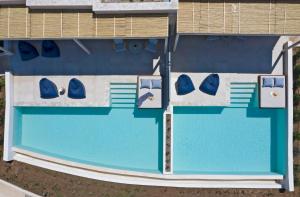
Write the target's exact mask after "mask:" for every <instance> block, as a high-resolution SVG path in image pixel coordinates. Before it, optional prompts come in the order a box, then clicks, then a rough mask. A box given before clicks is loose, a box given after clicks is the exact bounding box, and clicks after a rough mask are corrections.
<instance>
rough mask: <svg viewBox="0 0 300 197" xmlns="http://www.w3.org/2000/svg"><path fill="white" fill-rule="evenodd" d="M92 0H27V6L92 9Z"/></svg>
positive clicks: (33, 7) (35, 7) (34, 7)
mask: <svg viewBox="0 0 300 197" xmlns="http://www.w3.org/2000/svg"><path fill="white" fill-rule="evenodd" d="M92 1H93V0H27V1H26V6H28V7H30V8H32V9H68V8H69V9H87V8H90V9H91V8H92Z"/></svg>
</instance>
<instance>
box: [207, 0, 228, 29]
mask: <svg viewBox="0 0 300 197" xmlns="http://www.w3.org/2000/svg"><path fill="white" fill-rule="evenodd" d="M208 17H209V20H208V22H209V23H208V25H209V30H208V31H209V32H210V33H224V31H225V28H224V2H223V1H219V0H210V1H209V15H208Z"/></svg>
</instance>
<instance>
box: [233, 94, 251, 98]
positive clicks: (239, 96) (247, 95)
mask: <svg viewBox="0 0 300 197" xmlns="http://www.w3.org/2000/svg"><path fill="white" fill-rule="evenodd" d="M230 98H231V99H232V98H252V94H246V93H245V94H243V93H242V94H239V93H235V94H231V95H230Z"/></svg>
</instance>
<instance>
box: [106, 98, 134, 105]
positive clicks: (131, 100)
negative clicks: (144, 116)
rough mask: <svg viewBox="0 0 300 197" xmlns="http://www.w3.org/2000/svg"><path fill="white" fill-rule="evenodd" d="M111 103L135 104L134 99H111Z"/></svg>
mask: <svg viewBox="0 0 300 197" xmlns="http://www.w3.org/2000/svg"><path fill="white" fill-rule="evenodd" d="M111 102H112V103H124V104H125V103H133V104H134V103H135V98H133V99H132V98H112V99H111Z"/></svg>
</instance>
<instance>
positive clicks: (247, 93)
mask: <svg viewBox="0 0 300 197" xmlns="http://www.w3.org/2000/svg"><path fill="white" fill-rule="evenodd" d="M255 89H256V83H231V84H230V93H231V95H230V99H231V100H230V107H234V108H247V107H249V104H250V102H251V99H252V97H253V94H254V93H255Z"/></svg>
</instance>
